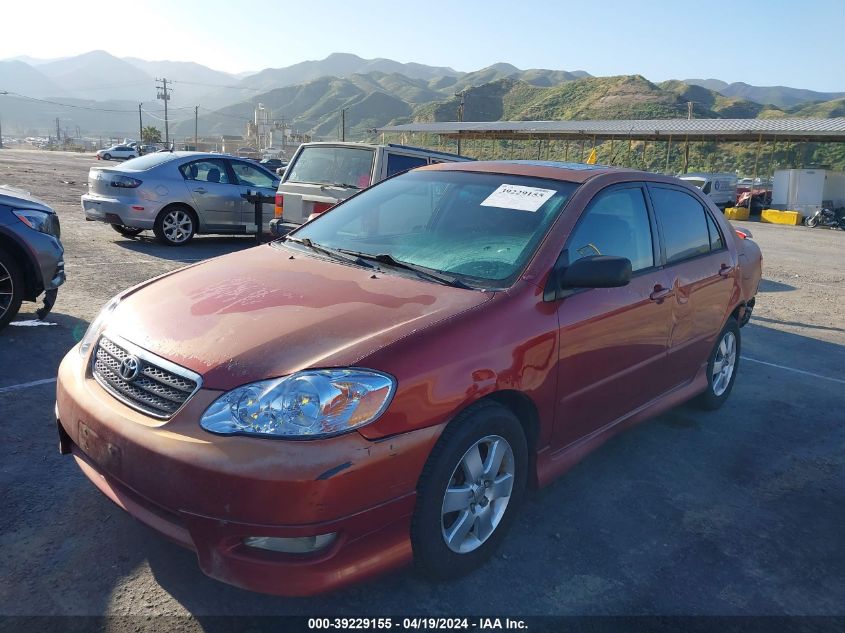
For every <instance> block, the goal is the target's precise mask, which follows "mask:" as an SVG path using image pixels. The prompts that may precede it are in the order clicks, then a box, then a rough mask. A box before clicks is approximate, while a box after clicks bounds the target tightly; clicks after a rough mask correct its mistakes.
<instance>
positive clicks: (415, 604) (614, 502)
mask: <svg viewBox="0 0 845 633" xmlns="http://www.w3.org/2000/svg"><path fill="white" fill-rule="evenodd" d="M92 164H95V161H93V159H92V157H91V156H84V155H75V154H63V153H58V152H56V153H51V152H39V151H26V150H0V183H7V184H11V185H14V186H18V187H22V188H25V189H28V190H30V191H32V192H33V193H35V194H36V195H38V196H40V197H41V198H42V199H44V200H45V201H46V202H48V203H49V204H51V205H52V206H53V207H54V208H55V209H56V210H57V211H58V213H59V215H60V218H61V223H62V232H63V235H62V237H63V241H64V244H65V249H66V261H67V274H68V281H67V283H66V285H65V286H64V287H63V288H62V289H61V290H60V292H59V298H58V302H57V303H56V306H55V309H54V311H53V313H52V315H50V317H49V318H48V322H50V323H53V324H55V325H49V326H42V327H9V328H7V330H6V331H4V332H3V333H2V334H0V437H2V443H0V444H2V446H1V447H0V454H1V455H2V457H0V552H2V554H0V615H34V614H42V615H46V614H64V615H104V614H112V615H139V616H144V617H146V616H152V615H162V614H169V615H186V614H192V615H193V617H194V618H195V619H196V621H198V622H200V623H201V622H202V621H203V618H205V617H207V616H211V615H216V614H222V615H235V614H253V615H262V614H311V615H313V614H324V615H328V614H337V615H368V616H377V615H386V614H402V613H408V612H413V613H416V614H433V615H458V614H468V613H473V614H476V615H483V614H492V615H497V614H498V615H501V614H508V615H516V614H521V615H591V614H606V615H626V614H659V615H690V614H703V615H712V614H721V615H730V614H747V615H762V614H767V615H779V614H798V615H801V614H826V615H832V614H838V615H845V536H843V535H845V531H844V530H843V525H845V467H843V466H845V372H843V369H845V233H843V232H841V231H830V230H826V229H806V228H803V227H783V226H773V225H763V224H759V223H755V222H749V223H741V224H743V225H745V226H747V227H749V228H750V229H751V231H752V232H753V233H754V237H755V239H756V240H757V241H758V242H759V244H760V245H761V248H762V249H763V253H764V275H765V282H764V283H763V285H762V287H761V292H760V295H759V296H758V303H757V309H756V312H755V316H754V319H753V321H752V323H751V324H750V325H749V326H748V327H746V328H744V329H743V331H742V334H743V341H742V342H743V350H742V357H743V360H742V361H741V364H740V369H739V375H738V379H737V382H736V386H735V388H734V391H733V393H732V395H731V398H730V400H729V401H728V403H727V404H726V405H725V406H724V407H723V408H722V409H721V410H720V411H718V412H715V413H702V412H700V411H696V410H694V409H692V408H688V407H686V406H683V407H679V408H677V409H675V410H672V411H670V412H669V413H667V414H665V415H663V416H660V417H659V418H656V419H654V420H652V421H649V422H646V423H644V424H642V425H640V426H639V427H637V428H636V429H633V430H631V431H629V432H627V433H625V434H623V435H620V436H619V437H617V438H615V439H614V440H612V441H611V442H609V443H608V444H606V445H605V446H604V447H602V448H601V449H600V450H598V451H597V452H595V453H594V454H592V455H591V456H590V457H588V458H587V459H586V460H585V461H584V462H582V463H581V464H580V465H579V466H577V467H576V468H575V469H574V470H572V471H571V472H570V473H568V474H567V475H566V476H565V477H563V478H562V479H560V480H559V481H557V482H556V483H555V484H553V485H551V486H550V487H548V488H546V489H544V490H542V491H540V492H538V493H536V494H533V495H531V496H530V497H529V499H528V500H527V502H526V503H525V505H524V507H523V510H522V513H521V516H520V517H519V518H518V520H517V521H516V522H515V525H514V528H513V530H512V532H511V534H510V535H509V536H508V538H507V539H506V541H505V543H504V546H503V547H502V549H501V550H500V552H499V554H498V555H497V556H496V557H495V558H494V559H493V560H492V561H491V562H490V563H489V564H487V565H486V566H485V567H484V568H482V569H481V570H479V571H477V572H475V573H474V574H472V575H471V576H469V577H467V578H464V579H462V580H459V581H456V582H451V583H440V584H432V583H429V582H426V581H424V580H422V579H420V578H419V577H418V576H417V575H416V574H415V573H414V572H413V571H412V570H403V571H400V572H397V573H395V574H393V575H391V576H390V577H387V578H382V579H380V580H377V581H375V582H371V583H369V584H366V585H362V586H358V587H355V588H352V589H349V590H345V591H341V592H337V593H334V594H331V595H327V596H321V597H316V598H309V599H286V598H278V597H272V596H265V595H259V594H254V593H249V592H246V591H242V590H240V589H236V588H234V587H230V586H227V585H224V584H221V583H219V582H217V581H214V580H211V579H209V578H207V577H205V576H204V575H203V574H202V573H201V572H200V571H199V569H198V567H197V565H196V561H195V557H194V555H193V554H192V553H191V552H189V551H185V550H182V549H180V548H179V547H178V546H176V545H173V544H171V543H169V542H168V541H166V540H164V539H163V538H161V537H159V536H158V535H157V534H155V533H154V532H152V531H151V530H149V529H147V528H146V527H144V526H142V525H141V524H139V523H137V522H136V521H134V520H133V519H132V518H130V517H129V516H128V515H126V514H125V513H123V512H122V511H121V510H120V509H118V508H117V507H115V506H114V505H112V504H111V502H110V501H108V500H107V499H106V498H105V497H104V496H103V495H101V494H100V493H99V492H98V491H97V490H96V489H95V488H94V487H93V486H92V485H91V484H90V483H89V482H88V481H87V480H86V479H85V477H84V476H83V475H82V474H81V472H80V471H79V470H78V468H77V467H76V464H75V463H74V461H73V460H72V459H71V458H69V457H63V456H60V455H59V454H58V452H57V450H56V430H55V422H54V415H53V404H54V389H55V384H54V383H52V382H46V383H43V384H37V385H34V386H21V385H22V384H23V383H29V382H33V381H42V380H48V381H49V380H50V379H53V378H55V375H56V369H57V366H58V363H59V361H60V359H61V357H62V356H63V355H64V354H65V353H66V352H67V350H68V349H69V348H70V347H71V346H72V345H73V344H74V342H75V341H77V340H78V339H79V338H80V337H81V335H82V333H83V332H84V329H85V327H86V325H87V323H88V322H89V321H90V320H91V319H92V318H93V317H94V316H95V315H96V313H97V312H98V311H99V309H100V308H101V306H102V305H103V304H104V303H105V302H106V301H107V300H108V299H109V298H110V297H111V296H113V295H114V294H116V293H117V292H118V291H120V290H122V289H124V288H126V287H127V286H130V285H132V284H135V283H138V282H140V281H142V280H144V279H147V278H149V277H151V276H154V275H158V274H160V273H163V272H165V271H168V270H171V269H174V268H177V267H180V266H183V265H185V264H186V263H190V262H194V261H198V260H201V259H205V258H208V257H213V256H216V255H220V254H223V253H227V252H231V251H235V250H239V249H245V248H250V247H251V246H253V244H254V242H253V241H252V239H251V238H232V237H226V238H220V237H199V238H197V239H195V240H194V242H193V243H191V244H190V245H188V246H187V247H184V248H178V249H173V248H167V247H163V246H160V245H158V244H157V243H155V242H154V241H153V240H152V236H148V235H147V234H144V236H142V237H141V238H140V239H134V240H133V239H126V238H123V237H122V236H120V235H118V234H117V233H115V232H114V231H112V230H111V229H110V228H109V227H108V226H106V225H103V224H99V223H90V222H85V221H84V218H83V215H82V212H81V209H80V204H79V196H80V195H81V194H82V193H83V192H84V191H85V189H86V186H87V185H86V180H87V171H88V168H89V167H90V166H91V165H92ZM63 181H67V182H63ZM35 307H36V306H35V305H34V304H24V312H23V313H22V314H21V315H20V316H19V317H18V318H19V320H24V319H30V318H33V313H34V309H35Z"/></svg>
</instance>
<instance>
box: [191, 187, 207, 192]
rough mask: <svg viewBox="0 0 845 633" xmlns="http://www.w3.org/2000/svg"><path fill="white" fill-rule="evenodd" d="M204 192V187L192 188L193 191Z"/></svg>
mask: <svg viewBox="0 0 845 633" xmlns="http://www.w3.org/2000/svg"><path fill="white" fill-rule="evenodd" d="M205 192H206V189H205V187H197V188H196V189H194V193H205Z"/></svg>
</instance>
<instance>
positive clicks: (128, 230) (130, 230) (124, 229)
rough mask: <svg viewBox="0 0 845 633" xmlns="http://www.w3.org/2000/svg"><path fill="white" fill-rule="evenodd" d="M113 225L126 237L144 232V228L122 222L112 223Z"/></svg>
mask: <svg viewBox="0 0 845 633" xmlns="http://www.w3.org/2000/svg"><path fill="white" fill-rule="evenodd" d="M111 227H112V228H113V229H114V230H115V231H117V232H118V233H120V234H121V235H124V236H126V237H135V236H136V235H140V234H141V233H143V232H144V229H136V228H135V227H132V226H123V225H122V224H112V225H111Z"/></svg>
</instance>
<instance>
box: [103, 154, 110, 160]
mask: <svg viewBox="0 0 845 633" xmlns="http://www.w3.org/2000/svg"><path fill="white" fill-rule="evenodd" d="M103 160H111V154H109V153H108V152H106V153H105V154H103Z"/></svg>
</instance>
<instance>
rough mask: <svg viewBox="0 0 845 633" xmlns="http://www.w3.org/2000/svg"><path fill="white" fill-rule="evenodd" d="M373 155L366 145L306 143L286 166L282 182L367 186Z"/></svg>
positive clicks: (368, 184) (354, 186) (373, 152)
mask: <svg viewBox="0 0 845 633" xmlns="http://www.w3.org/2000/svg"><path fill="white" fill-rule="evenodd" d="M374 157H375V151H374V150H372V149H369V148H361V147H344V146H336V147H332V146H306V147H303V148H302V151H301V152H300V153H299V156H297V158H296V160H295V161H294V162H293V163H292V164H291V165H290V166H289V167H288V171H287V176H286V177H285V182H299V183H306V184H309V183H310V184H315V185H337V186H341V187H351V188H357V189H363V188H365V187H369V186H370V178H371V175H372V172H373V158H374Z"/></svg>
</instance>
